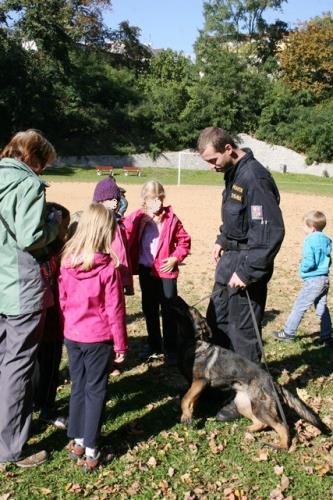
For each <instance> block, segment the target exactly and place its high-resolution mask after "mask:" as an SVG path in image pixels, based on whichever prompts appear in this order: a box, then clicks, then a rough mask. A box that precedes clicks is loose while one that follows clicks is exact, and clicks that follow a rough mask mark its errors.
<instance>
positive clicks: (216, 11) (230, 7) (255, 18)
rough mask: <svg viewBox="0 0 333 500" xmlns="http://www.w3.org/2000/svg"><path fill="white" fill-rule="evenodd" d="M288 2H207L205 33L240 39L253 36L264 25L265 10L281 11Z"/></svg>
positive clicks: (272, 0) (235, 0)
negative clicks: (284, 3)
mask: <svg viewBox="0 0 333 500" xmlns="http://www.w3.org/2000/svg"><path fill="white" fill-rule="evenodd" d="M285 1H286V0H207V1H205V2H204V18H205V25H204V33H206V34H209V35H214V36H223V37H225V39H228V38H229V39H231V40H234V39H236V40H237V39H240V38H242V34H245V35H251V36H253V35H254V34H255V33H257V32H258V28H259V26H260V25H262V24H263V22H264V19H263V14H264V12H265V10H267V9H268V8H270V9H279V8H280V7H281V5H282V3H283V2H285Z"/></svg>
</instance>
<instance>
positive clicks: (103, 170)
mask: <svg viewBox="0 0 333 500" xmlns="http://www.w3.org/2000/svg"><path fill="white" fill-rule="evenodd" d="M95 168H96V174H97V175H102V174H108V175H113V173H112V171H113V167H112V166H111V165H96V167H95Z"/></svg>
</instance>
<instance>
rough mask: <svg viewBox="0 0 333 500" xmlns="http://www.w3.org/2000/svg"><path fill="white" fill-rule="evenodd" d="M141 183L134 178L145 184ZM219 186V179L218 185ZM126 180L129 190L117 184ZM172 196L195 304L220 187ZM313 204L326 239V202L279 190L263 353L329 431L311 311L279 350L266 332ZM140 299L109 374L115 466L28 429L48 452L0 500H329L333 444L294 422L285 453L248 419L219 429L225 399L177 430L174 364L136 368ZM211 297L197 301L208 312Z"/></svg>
mask: <svg viewBox="0 0 333 500" xmlns="http://www.w3.org/2000/svg"><path fill="white" fill-rule="evenodd" d="M142 180H143V179H141V181H140V182H142ZM220 182H221V180H220ZM122 184H124V183H122ZM125 187H126V189H127V196H128V199H129V203H130V207H129V210H132V209H134V208H135V207H136V206H137V205H138V203H139V192H140V186H139V185H130V184H127V185H126V186H125ZM93 188H94V185H93V184H86V183H85V184H76V183H54V184H52V185H51V187H50V188H49V189H48V191H47V196H48V198H49V199H53V200H56V201H59V202H60V203H64V204H65V205H66V206H68V207H69V208H70V209H71V210H77V209H78V208H82V207H83V206H84V204H86V203H88V202H89V200H90V199H91V195H92V191H93ZM167 200H169V201H171V202H172V204H173V206H174V207H175V209H176V213H177V214H179V215H180V216H181V218H182V220H183V222H184V225H185V227H186V228H187V229H188V231H189V232H190V234H191V235H192V243H193V244H192V255H191V256H189V257H188V259H187V261H186V263H185V265H184V266H182V267H181V275H180V279H179V292H180V294H181V295H182V296H183V297H184V298H185V299H186V300H187V301H188V302H189V303H192V304H193V303H195V302H196V301H198V300H199V299H200V298H202V297H204V296H205V295H206V294H208V293H209V291H210V289H211V286H212V281H213V272H214V266H213V263H212V262H211V259H210V255H209V254H210V248H211V244H212V242H213V241H214V238H215V234H216V230H217V227H218V225H219V204H220V188H219V187H217V186H216V187H215V186H182V187H181V188H177V187H175V186H168V188H167ZM310 208H318V209H321V210H324V211H326V213H327V215H328V216H329V223H328V228H327V232H328V233H329V234H332V232H333V224H332V222H333V221H332V220H331V216H330V214H331V213H332V212H333V199H332V198H328V197H323V196H321V197H320V196H311V195H300V194H289V193H285V194H282V210H283V214H284V219H285V223H286V229H287V231H286V238H285V241H284V243H283V246H282V249H281V251H280V253H279V255H278V258H277V259H276V269H275V274H274V278H273V279H272V281H271V284H270V292H269V297H268V303H267V311H266V317H265V325H264V341H265V350H266V356H267V358H268V362H269V366H270V369H271V371H272V373H273V375H274V376H275V377H276V378H278V379H279V381H280V382H281V383H283V384H286V386H287V387H288V388H290V389H291V390H293V391H297V392H298V393H299V395H300V396H301V397H302V398H303V399H304V400H305V401H306V402H307V403H308V404H310V405H311V406H312V407H313V408H315V409H317V410H318V411H319V413H320V415H321V417H322V418H323V419H324V421H325V422H326V423H327V424H328V425H330V427H331V428H333V420H332V415H333V376H332V361H333V350H329V349H327V348H324V347H315V346H314V344H313V339H314V338H315V337H316V336H318V322H317V321H316V318H315V316H314V314H313V311H311V312H309V313H308V314H307V315H306V317H305V318H304V321H303V323H302V327H301V329H300V331H299V340H298V341H297V342H296V343H294V344H291V345H290V344H287V345H284V344H279V343H277V342H276V341H273V340H272V337H271V332H272V331H274V330H276V329H278V328H281V326H282V325H283V322H284V321H285V319H286V317H287V314H288V312H289V310H290V307H291V304H292V301H293V300H294V298H295V296H296V294H297V291H298V289H299V287H300V281H299V279H298V277H297V263H298V260H299V252H300V245H301V240H302V232H301V216H302V214H303V213H304V212H305V211H307V210H309V209H310ZM136 291H137V294H136V296H134V297H129V298H128V299H127V306H128V307H127V309H128V311H127V312H128V332H129V339H130V350H129V357H128V360H127V369H126V371H124V373H123V374H122V375H121V376H120V377H117V378H114V379H110V384H109V396H108V402H107V411H106V420H105V425H104V426H103V439H102V444H103V445H105V446H111V448H112V450H113V452H114V453H115V459H114V461H113V462H112V464H110V465H108V466H106V467H104V468H102V469H100V470H99V471H98V472H96V473H94V474H91V475H86V474H84V473H83V472H81V471H80V470H78V469H77V467H76V466H75V464H73V463H72V462H70V461H69V460H68V458H67V453H66V450H65V446H66V444H67V437H66V433H65V432H64V431H59V430H55V429H54V428H52V427H51V426H48V427H43V426H40V425H39V424H38V422H37V420H36V421H35V423H34V429H33V431H34V433H33V436H32V439H31V443H32V444H34V445H35V446H36V448H37V449H38V448H41V449H44V448H45V449H47V450H50V452H51V457H50V460H49V461H48V462H47V463H45V464H44V465H42V466H41V467H39V468H38V469H35V470H30V471H22V470H18V469H15V468H14V467H9V469H8V470H7V472H5V473H0V499H1V500H9V499H10V498H12V499H14V498H15V499H26V498H29V499H30V498H36V499H37V498H41V497H48V498H56V499H58V498H59V499H62V498H66V499H67V498H68V499H72V498H81V497H86V498H94V499H103V498H120V499H121V498H135V499H147V498H170V499H172V498H174V499H176V498H177V499H178V498H180V499H185V498H186V499H187V500H190V499H195V498H200V499H201V498H208V499H215V498H216V499H220V498H226V499H229V500H235V499H243V500H245V499H271V500H280V499H283V498H289V499H291V498H293V499H302V500H303V499H311V500H312V499H317V498H318V499H319V498H320V499H326V498H327V499H328V498H332V497H333V490H332V488H333V478H332V470H333V442H332V438H331V437H326V436H321V435H317V432H316V430H315V429H314V428H311V427H309V426H304V425H303V424H302V423H301V422H295V419H294V418H292V417H290V423H291V430H292V438H293V440H292V446H291V448H290V450H289V451H288V452H281V451H276V450H273V449H271V448H266V447H265V444H266V443H273V441H274V439H275V435H274V433H273V432H272V431H267V432H262V433H260V434H256V435H253V436H252V435H250V434H249V433H248V432H247V430H246V426H247V425H248V422H247V421H246V420H245V419H242V420H239V421H237V422H234V423H229V424H219V423H217V422H215V420H214V418H213V417H214V415H215V413H216V411H217V410H218V408H219V403H220V395H219V394H218V393H215V394H212V393H210V394H206V396H205V397H204V398H202V399H201V401H200V404H199V407H198V409H197V412H196V417H197V418H196V421H195V424H194V426H193V427H192V428H190V429H187V428H184V427H183V426H182V425H181V424H180V423H179V415H180V408H179V402H180V395H181V394H182V393H183V392H184V390H185V388H186V384H185V381H184V379H183V378H182V377H181V376H180V375H179V373H178V372H177V370H176V369H171V368H168V367H166V366H164V365H163V363H161V362H154V363H153V364H150V365H147V364H144V363H142V362H141V360H140V354H141V352H142V348H143V346H144V340H145V338H144V335H145V327H144V320H143V318H142V314H141V311H140V296H139V293H138V283H137V282H136ZM329 303H330V306H331V309H332V305H333V304H332V300H331V299H330V300H329ZM206 306H207V300H203V301H202V302H201V303H200V304H199V306H198V307H199V308H200V310H201V311H202V312H204V311H205V308H206ZM62 378H63V382H62V385H61V387H60V388H59V393H58V406H59V411H60V412H61V413H66V411H67V403H68V394H69V391H70V386H69V384H68V382H67V373H66V361H65V360H64V366H63V373H62Z"/></svg>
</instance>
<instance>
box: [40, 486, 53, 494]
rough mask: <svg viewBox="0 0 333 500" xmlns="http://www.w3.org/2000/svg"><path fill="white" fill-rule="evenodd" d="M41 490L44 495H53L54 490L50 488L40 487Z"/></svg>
mask: <svg viewBox="0 0 333 500" xmlns="http://www.w3.org/2000/svg"><path fill="white" fill-rule="evenodd" d="M39 491H40V492H41V494H42V495H46V496H47V495H51V493H52V491H51V490H49V489H48V488H39Z"/></svg>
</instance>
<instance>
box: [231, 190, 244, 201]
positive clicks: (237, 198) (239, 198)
mask: <svg viewBox="0 0 333 500" xmlns="http://www.w3.org/2000/svg"><path fill="white" fill-rule="evenodd" d="M230 198H231V199H232V200H237V201H240V202H241V201H242V197H241V195H240V194H237V193H233V192H232V193H231V195H230Z"/></svg>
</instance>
